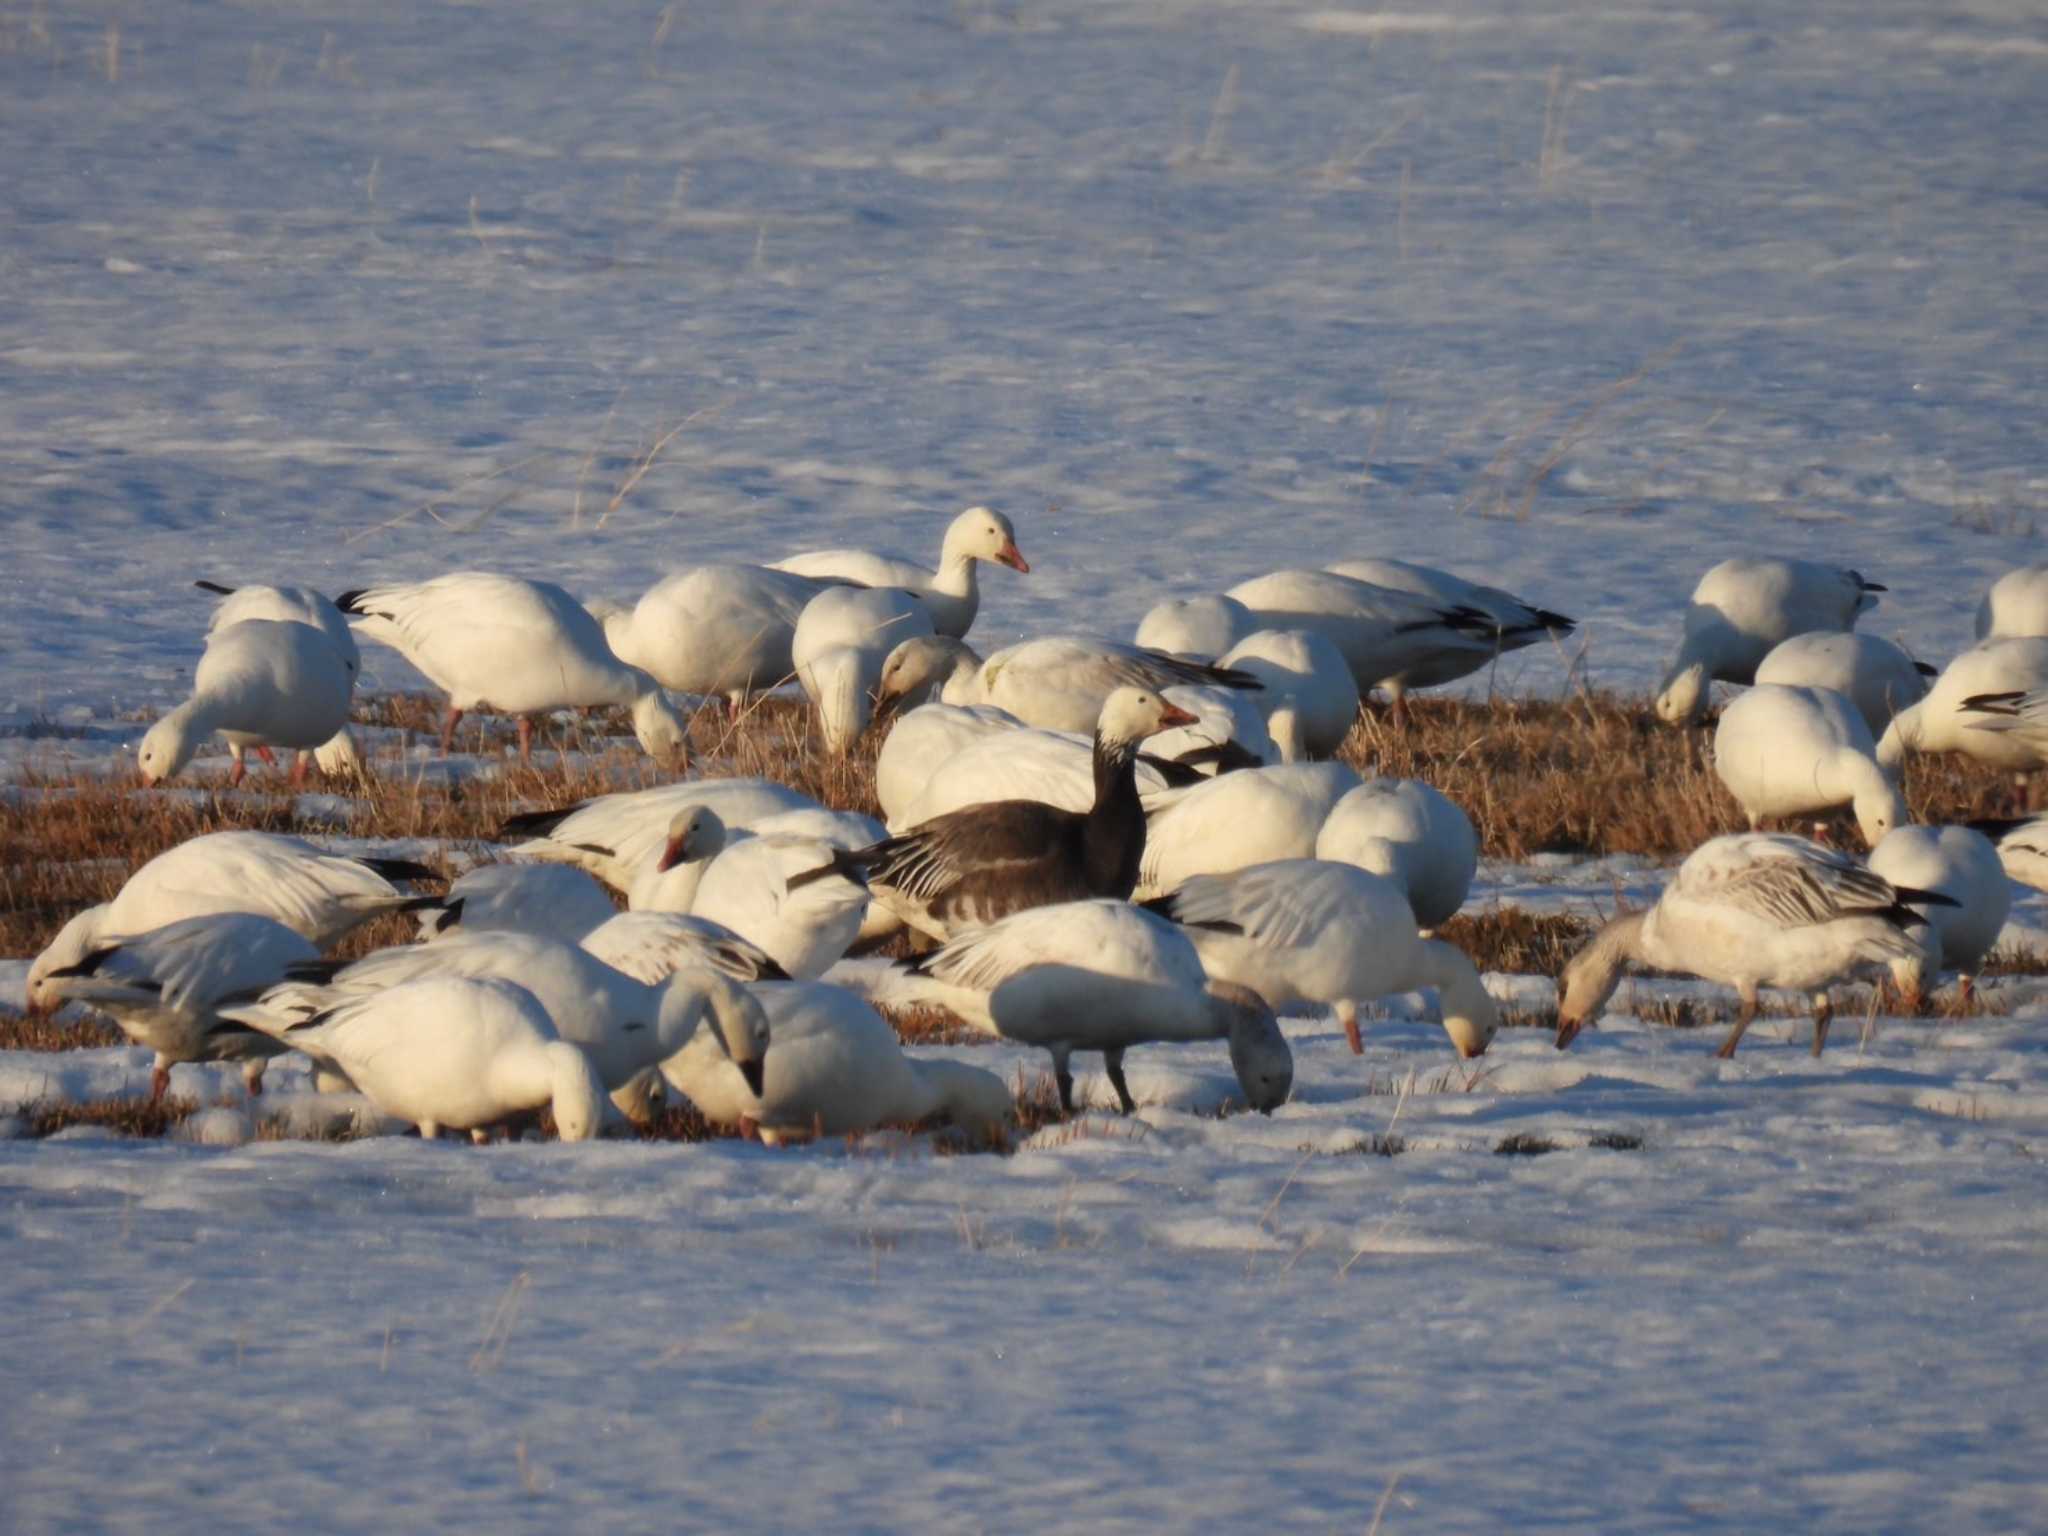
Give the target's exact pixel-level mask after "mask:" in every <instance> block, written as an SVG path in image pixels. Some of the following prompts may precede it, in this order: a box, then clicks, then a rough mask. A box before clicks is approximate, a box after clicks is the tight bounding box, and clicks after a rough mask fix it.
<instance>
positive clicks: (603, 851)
mask: <svg viewBox="0 0 2048 1536" xmlns="http://www.w3.org/2000/svg"><path fill="white" fill-rule="evenodd" d="M816 804H817V801H815V800H813V799H812V798H811V797H810V796H809V795H806V794H804V793H802V792H801V791H799V790H794V789H791V788H790V787H789V786H788V785H786V784H778V783H776V782H775V781H774V780H773V779H690V780H688V781H686V782H684V783H681V784H664V785H662V786H660V787H659V788H656V789H641V790H633V791H631V792H628V793H625V794H617V795H598V796H596V797H594V798H592V799H589V800H579V801H577V802H576V803H575V804H574V805H568V806H563V807H562V808H560V809H559V810H548V811H524V812H522V813H520V814H519V815H517V816H512V817H509V818H508V819H507V820H506V821H505V823H504V825H502V826H501V827H499V828H498V838H499V840H500V841H510V840H512V839H514V838H518V839H523V841H521V842H519V844H518V847H517V850H516V851H517V853H518V855H519V857H520V858H522V859H542V860H545V861H547V862H550V863H555V864H573V865H575V866H576V867H577V868H578V869H581V870H584V871H586V872H587V873H589V874H592V875H595V876H596V877H597V878H598V879H600V880H602V881H603V882H604V883H605V884H606V885H608V886H610V887H611V888H612V889H613V890H615V891H618V892H620V893H621V894H627V893H630V892H631V891H632V889H633V886H634V882H635V881H637V880H638V879H639V878H640V877H641V874H642V873H643V872H644V871H645V870H647V869H648V868H649V867H651V866H652V865H654V864H655V863H656V862H657V861H659V860H660V859H661V858H662V857H663V855H664V853H667V854H669V855H670V856H671V857H673V856H674V854H675V852H676V851H677V846H678V839H679V838H680V837H681V836H682V835H683V833H684V831H685V829H686V828H687V827H688V825H689V821H688V815H689V812H690V811H691V810H692V809H694V808H695V807H697V806H700V805H701V806H705V807H708V808H709V809H710V810H712V811H714V812H716V813H717V815H718V816H719V817H720V819H721V821H722V822H723V824H724V825H726V826H734V827H737V826H746V825H748V824H749V823H751V822H753V821H756V820H759V819H760V818H761V817H763V816H773V815H775V814H776V813H777V812H779V811H796V810H802V809H804V808H805V807H807V806H814V805H816Z"/></svg>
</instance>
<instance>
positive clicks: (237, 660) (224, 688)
mask: <svg viewBox="0 0 2048 1536" xmlns="http://www.w3.org/2000/svg"><path fill="white" fill-rule="evenodd" d="M354 689H355V673H354V672H353V671H352V670H350V668H349V666H348V663H347V662H346V661H344V660H343V659H342V654H341V652H340V651H338V650H336V649H335V648H334V645H333V642H331V641H330V640H329V639H328V638H327V637H326V636H325V635H323V634H322V633H320V631H319V630H317V629H315V628H313V626H312V625H310V624H300V623H296V622H282V621H279V620H276V619H244V620H242V621H241V622H240V623H237V624H230V625H228V626H227V627H225V628H223V629H216V630H214V631H213V632H212V633H210V634H209V635H208V636H207V640H206V653H205V654H204V655H202V656H201V657H200V658H199V667H198V670H197V671H195V672H194V673H193V676H192V697H191V698H189V699H187V700H186V701H185V702H184V703H182V704H180V705H179V706H178V707H177V708H176V709H174V710H172V711H171V712H170V713H169V714H167V715H165V716H164V717H163V718H162V719H161V720H159V721H157V723H156V724H155V725H153V726H151V727H150V728H149V732H148V734H146V735H145V736H144V737H143V738H142V745H141V746H140V747H138V748H137V749H136V762H137V764H138V766H139V767H140V768H141V769H142V782H143V783H144V784H145V785H153V784H161V783H163V782H164V781H165V780H166V779H171V778H175V777H177V775H178V773H179V772H180V771H182V770H183V768H184V767H185V765H186V764H187V763H189V762H191V761H192V757H193V754H194V753H196V752H197V751H198V750H199V746H200V743H202V742H203V741H205V740H206V739H207V737H209V736H211V735H212V734H213V733H214V732H215V731H218V732H220V734H221V735H223V736H225V737H226V738H227V742H228V750H229V752H231V753H232V754H233V755H234V759H235V767H234V772H233V773H232V774H231V775H230V776H229V778H228V782H229V783H230V784H239V783H241V782H242V778H243V775H244V774H245V773H246V772H247V771H248V770H247V765H246V764H245V763H244V762H243V761H242V754H243V752H244V751H246V750H247V749H249V748H251V747H254V748H256V749H257V750H258V751H263V750H265V749H267V748H270V747H289V748H290V749H292V750H293V751H294V752H300V753H306V752H311V751H312V750H313V749H314V748H316V747H321V746H325V745H326V744H327V742H328V741H329V740H330V739H331V738H332V737H333V736H334V735H335V734H336V733H337V732H339V731H341V730H342V729H343V728H344V727H345V726H346V725H347V724H348V706H349V699H350V696H351V694H352V693H353V691H354ZM306 762H307V759H306V758H305V757H303V756H301V757H300V758H299V759H298V760H297V761H296V762H295V763H294V765H293V767H292V782H293V783H294V784H299V783H303V782H304V781H305V777H306Z"/></svg>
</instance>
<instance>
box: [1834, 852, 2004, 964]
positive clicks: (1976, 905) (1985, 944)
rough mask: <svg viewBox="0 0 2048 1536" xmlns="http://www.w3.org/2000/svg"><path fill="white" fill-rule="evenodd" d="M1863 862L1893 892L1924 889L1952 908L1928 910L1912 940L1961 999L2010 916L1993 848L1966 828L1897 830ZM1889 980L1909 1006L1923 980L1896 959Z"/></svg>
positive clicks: (1999, 865) (2001, 871)
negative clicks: (1956, 982) (1958, 982)
mask: <svg viewBox="0 0 2048 1536" xmlns="http://www.w3.org/2000/svg"><path fill="white" fill-rule="evenodd" d="M1865 862H1866V863H1867V864H1868V865H1869V867H1870V870H1871V872H1872V873H1873V874H1877V875H1881V876H1883V877H1884V878H1885V879H1887V880H1889V881H1890V882H1891V883H1892V885H1893V886H1894V887H1895V888H1896V889H1899V890H1920V891H1932V892H1935V893H1936V894H1938V895H1942V896H1946V897H1948V898H1949V900H1950V901H1952V902H1953V903H1955V904H1954V905H1953V906H1941V905H1935V906H1930V907H1928V908H1927V910H1926V914H1925V915H1926V920H1927V925H1928V927H1929V928H1930V929H1932V930H1933V931H1932V933H1931V934H1916V935H1915V937H1917V938H1919V939H1920V941H1921V942H1922V944H1923V945H1925V946H1926V948H1927V951H1928V956H1929V958H1930V959H1931V960H1933V961H1934V962H1936V963H1937V964H1938V965H1939V966H1940V968H1941V969H1942V970H1945V971H1954V972H1955V973H1956V974H1957V975H1958V976H1960V977H1961V978H1962V993H1963V997H1964V999H1965V1000H1966V1001H1967V1000H1968V998H1969V997H1970V995H1971V993H1972V992H1974V991H1975V989H1976V981H1977V973H1978V971H1979V969H1980V968H1981V967H1982V966H1983V964H1984V961H1985V960H1986V958H1988V957H1989V955H1990V954H1991V951H1992V948H1993V947H1994V946H1995V945H1996V944H1997V943H1998V936H1999V934H2000V933H2001V932H2003V931H2004V928H2005V920H2006V918H2007V917H2008V916H2009V915H2010V914H2011V912H2012V882H2011V881H2010V880H2008V879H2007V878H2006V873H2005V868H2004V866H2003V864H2002V863H2001V862H2000V860H1999V850H1998V848H1997V847H1995V846H1994V845H1993V844H1992V842H1991V839H1990V838H1988V837H1986V836H1985V835H1984V834H1983V833H1982V832H1980V831H1978V830H1977V829H1975V828H1974V827H1897V828H1894V829H1893V830H1892V831H1891V832H1890V833H1888V834H1887V835H1886V837H1885V839H1884V841H1883V842H1881V843H1879V844H1878V845H1877V846H1876V847H1875V848H1873V849H1871V850H1870V857H1869V859H1867V860H1866V861H1865ZM1892 980H1893V981H1895V982H1896V983H1897V984H1898V987H1899V990H1900V991H1901V992H1903V993H1905V994H1906V996H1907V997H1908V998H1910V999H1913V1000H1914V1001H1915V1002H1917V1001H1918V999H1919V998H1920V996H1921V994H1922V993H1923V992H1924V991H1925V989H1926V985H1927V982H1928V980H1929V977H1928V975H1927V973H1926V969H1925V968H1924V967H1922V966H1920V965H1917V964H1914V963H1912V962H1908V961H1896V962H1894V963H1893V965H1892Z"/></svg>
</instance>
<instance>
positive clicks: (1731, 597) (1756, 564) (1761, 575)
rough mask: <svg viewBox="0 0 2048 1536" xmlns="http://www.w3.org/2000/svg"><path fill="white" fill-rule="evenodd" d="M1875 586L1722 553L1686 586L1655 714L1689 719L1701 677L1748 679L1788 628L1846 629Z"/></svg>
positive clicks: (1837, 570) (1830, 568)
mask: <svg viewBox="0 0 2048 1536" xmlns="http://www.w3.org/2000/svg"><path fill="white" fill-rule="evenodd" d="M1882 591H1884V588H1883V587H1881V586H1879V585H1878V584H1877V583H1876V582H1874V581H1865V580H1864V579H1863V576H1862V574H1861V573H1860V572H1857V571H1850V570H1844V569H1842V568H1841V567H1840V566H1834V565H1821V564H1818V563H1816V562H1814V561H1811V560H1777V559H1747V558H1745V559H1736V560H1723V561H1722V562H1721V563H1720V564H1719V565H1717V566H1715V567H1714V568H1713V569H1712V570H1710V571H1708V572H1707V574H1706V575H1704V576H1702V577H1701V578H1700V583H1699V585H1698V586H1696V587H1694V588H1693V591H1692V602H1691V604H1690V605H1689V606H1688V607H1687V608H1686V610H1685V632H1684V634H1683V636H1682V637H1681V638H1680V640H1679V642H1678V654H1677V655H1676V656H1675V657H1674V658H1672V662H1671V667H1670V670H1668V671H1667V672H1666V673H1665V674H1664V681H1663V682H1662V683H1661V684H1659V685H1658V688H1657V705H1656V707H1657V718H1658V719H1660V720H1663V721H1664V722H1665V723H1666V724H1669V725H1689V724H1691V723H1692V722H1693V721H1695V720H1697V719H1699V718H1700V717H1701V716H1702V715H1704V714H1705V713H1706V711H1707V685H1708V684H1709V683H1711V682H1717V681H1718V682H1723V683H1747V682H1753V681H1754V680H1755V678H1756V669H1757V664H1758V663H1759V662H1761V661H1762V660H1763V659H1764V657H1766V656H1768V655H1769V654H1770V652H1771V648H1772V647H1773V646H1775V645H1778V644H1780V643H1782V642H1784V641H1786V640H1789V639H1791V638H1792V636H1794V635H1803V634H1806V633H1808V632H1809V631H1811V630H1849V629H1854V628H1855V627H1856V616H1857V615H1858V614H1860V613H1863V612H1865V611H1867V610H1869V609H1871V608H1875V607H1876V606H1877V598H1876V597H1875V596H1874V595H1873V594H1875V593H1878V592H1882Z"/></svg>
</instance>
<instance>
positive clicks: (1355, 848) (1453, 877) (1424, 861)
mask: <svg viewBox="0 0 2048 1536" xmlns="http://www.w3.org/2000/svg"><path fill="white" fill-rule="evenodd" d="M1315 856H1316V857H1317V858H1319V859H1331V860H1335V861H1337V862H1340V863H1344V864H1356V865H1357V866H1358V867H1359V868H1360V869H1369V870H1371V871H1372V872H1373V873H1374V874H1377V875H1385V876H1386V877H1387V878H1388V879H1390V880H1393V881H1395V882H1396V883H1398V884H1399V885H1400V887H1401V889H1402V890H1404V891H1406V892H1407V893H1408V904H1409V905H1410V906H1411V907H1413V908H1414V909H1415V921H1416V924H1417V926H1418V927H1421V928H1436V927H1439V926H1441V925H1442V924H1444V923H1447V922H1449V921H1450V920H1451V918H1453V917H1455V916H1456V915H1457V911H1458V908H1460V907H1461V906H1463V905H1464V904H1465V897H1466V895H1467V894H1468V893H1469V892H1470V891H1471V889H1472V877H1473V876H1474V875H1476V874H1477V873H1478V872H1479V834H1478V832H1477V831H1475V830H1474V828H1473V826H1472V819H1471V818H1470V817H1469V816H1467V815H1466V814H1465V813H1464V811H1462V810H1460V809H1459V808H1458V806H1457V805H1455V804H1454V803H1453V802H1452V801H1451V800H1450V799H1449V798H1448V797H1447V796H1445V795H1444V794H1443V793H1441V792H1440V791H1438V790H1437V789H1435V788H1433V787H1432V786H1430V785H1428V784H1425V783H1423V782H1422V781H1421V780H1420V779H1367V780H1366V781H1365V782H1364V783H1363V784H1361V785H1359V786H1358V787H1357V788H1356V789H1354V790H1351V791H1350V792H1349V793H1348V794H1346V795H1345V796H1344V798H1343V799H1341V800H1339V801H1338V802H1337V803H1336V804H1335V805H1334V806H1332V807H1331V808H1330V814H1329V815H1328V816H1327V817H1325V818H1324V819H1323V825H1322V830H1321V831H1319V832H1318V833H1317V834H1316V845H1315Z"/></svg>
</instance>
